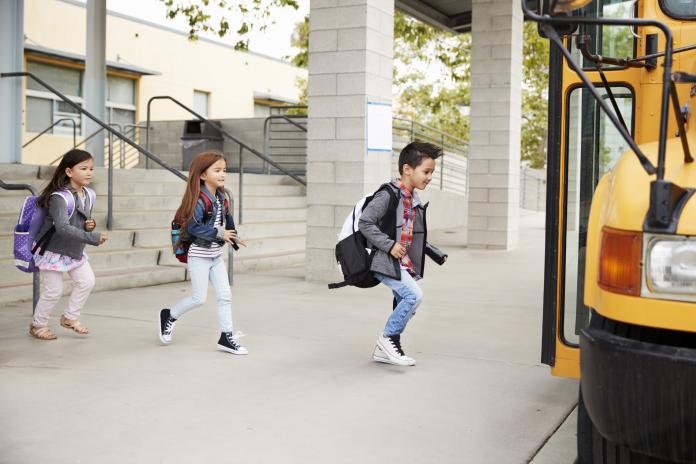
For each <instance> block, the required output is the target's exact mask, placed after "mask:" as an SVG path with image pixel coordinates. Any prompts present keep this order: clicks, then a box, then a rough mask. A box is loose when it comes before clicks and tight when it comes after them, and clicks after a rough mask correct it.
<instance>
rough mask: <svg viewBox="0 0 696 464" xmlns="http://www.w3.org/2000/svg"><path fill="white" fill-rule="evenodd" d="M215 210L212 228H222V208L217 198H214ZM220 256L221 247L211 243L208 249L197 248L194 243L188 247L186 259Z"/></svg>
mask: <svg viewBox="0 0 696 464" xmlns="http://www.w3.org/2000/svg"><path fill="white" fill-rule="evenodd" d="M215 209H216V210H217V213H216V215H215V222H214V223H213V226H215V227H219V226H222V210H223V207H222V205H221V204H220V200H219V199H218V198H215ZM221 255H222V245H220V244H219V243H217V242H211V243H210V248H206V247H203V246H198V245H196V244H195V243H192V244H191V246H190V247H189V251H188V257H189V258H210V259H212V258H217V257H218V256H221Z"/></svg>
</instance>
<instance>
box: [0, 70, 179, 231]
mask: <svg viewBox="0 0 696 464" xmlns="http://www.w3.org/2000/svg"><path fill="white" fill-rule="evenodd" d="M6 77H29V78H31V79H33V80H34V81H35V82H37V83H38V84H39V85H41V86H42V87H44V88H45V89H47V90H48V91H49V92H51V93H53V94H54V95H56V96H57V97H58V98H60V99H61V100H62V101H63V102H65V103H66V104H68V105H69V106H71V107H72V108H73V109H74V110H76V111H77V112H78V113H80V114H83V115H84V116H86V117H88V118H89V119H91V120H92V121H94V122H95V123H96V124H98V125H99V126H101V128H102V130H105V131H107V132H108V133H109V134H110V136H115V137H117V138H119V139H120V140H121V141H122V142H124V143H126V144H128V145H130V146H132V147H133V148H135V149H136V150H138V151H139V152H140V153H142V154H143V155H145V156H146V157H147V158H148V159H151V160H152V161H154V162H155V163H157V164H159V165H160V166H162V167H163V168H164V169H166V170H168V171H169V172H171V173H172V174H174V175H175V176H177V177H179V178H180V179H182V180H183V181H186V180H188V178H187V177H186V176H185V175H184V174H182V173H181V172H179V171H177V170H176V169H174V168H172V167H171V166H169V165H168V164H167V163H166V162H164V161H163V160H161V159H160V158H159V157H158V156H157V155H155V154H154V153H152V152H150V150H148V149H146V148H145V147H142V146H140V145H138V144H137V143H135V142H134V141H132V140H131V139H129V138H128V137H126V136H125V135H123V134H122V133H121V132H120V131H118V130H116V129H114V128H112V127H110V126H109V124H108V123H106V122H104V121H102V120H101V119H99V118H97V117H96V116H94V115H93V114H92V113H90V112H89V111H87V110H85V109H84V108H82V106H80V105H78V104H77V103H75V102H74V101H72V100H71V99H69V98H68V97H66V96H65V95H63V93H61V92H60V91H59V90H57V89H56V88H54V87H53V86H51V85H50V84H48V83H47V82H45V81H44V80H42V79H40V78H38V77H36V76H35V75H34V74H32V73H30V72H11V73H0V78H6ZM94 135H95V134H92V135H91V136H90V137H88V138H87V139H85V140H84V141H83V142H82V143H84V142H85V141H86V140H89V139H90V138H91V137H93V136H94ZM110 145H112V144H110ZM108 203H109V204H108V211H107V215H108V216H107V218H108V219H107V228H109V229H110V228H111V225H112V220H111V219H112V218H113V208H112V205H113V156H109V193H108Z"/></svg>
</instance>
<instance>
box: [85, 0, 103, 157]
mask: <svg viewBox="0 0 696 464" xmlns="http://www.w3.org/2000/svg"><path fill="white" fill-rule="evenodd" d="M86 39H87V58H86V62H85V89H84V92H85V100H84V101H85V109H86V110H87V111H89V112H90V113H92V114H93V115H94V116H96V117H97V118H99V119H101V120H102V121H106V0H87V37H86ZM83 121H84V123H85V124H84V128H85V129H84V133H83V134H82V135H83V136H85V137H88V136H90V135H92V134H93V133H94V132H95V131H97V130H99V129H100V128H101V126H99V125H98V124H96V123H94V122H93V121H92V120H91V119H89V118H86V117H85V118H84V119H83ZM107 122H108V121H107ZM104 139H105V133H104V131H101V132H99V134H98V135H97V136H95V137H93V138H92V139H90V140H89V141H88V142H87V151H88V152H90V153H91V154H92V156H93V157H94V164H95V165H96V166H104V161H105V160H104Z"/></svg>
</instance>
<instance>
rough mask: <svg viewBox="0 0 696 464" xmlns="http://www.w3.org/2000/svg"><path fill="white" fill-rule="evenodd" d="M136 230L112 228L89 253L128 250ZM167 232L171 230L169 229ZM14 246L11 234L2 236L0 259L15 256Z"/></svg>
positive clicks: (164, 244) (89, 247) (0, 238)
mask: <svg viewBox="0 0 696 464" xmlns="http://www.w3.org/2000/svg"><path fill="white" fill-rule="evenodd" d="M134 234H135V232H133V231H131V230H112V231H109V240H108V241H107V242H106V243H105V244H103V245H101V246H100V247H99V248H98V249H97V248H94V247H91V246H88V247H87V248H86V250H87V253H88V254H89V250H90V249H92V250H94V251H96V250H99V252H106V251H113V250H127V249H130V248H132V246H133V235H134ZM167 234H169V231H168V230H167ZM166 245H167V242H165V243H163V244H161V245H160V247H163V246H166ZM13 247H14V242H13V238H12V236H11V235H3V236H0V259H8V258H12V257H13V253H14V252H13Z"/></svg>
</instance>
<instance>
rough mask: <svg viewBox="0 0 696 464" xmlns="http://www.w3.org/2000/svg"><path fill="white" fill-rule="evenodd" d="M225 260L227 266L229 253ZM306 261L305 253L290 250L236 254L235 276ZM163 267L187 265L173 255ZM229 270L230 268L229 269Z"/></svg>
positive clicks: (162, 264)
mask: <svg viewBox="0 0 696 464" xmlns="http://www.w3.org/2000/svg"><path fill="white" fill-rule="evenodd" d="M223 259H224V261H225V265H227V252H225V253H224V255H223ZM304 261H305V251H304V249H301V250H288V251H285V252H282V253H265V254H261V255H255V256H245V255H243V254H235V255H234V262H233V272H234V274H244V273H251V272H259V271H267V270H271V269H285V268H288V267H295V266H302V265H304ZM160 266H161V267H167V266H170V267H178V268H182V269H183V268H185V267H186V265H185V264H182V263H180V262H179V261H177V259H176V258H174V256H173V255H171V256H168V257H164V256H163V259H162V262H161V263H160ZM228 269H229V268H228Z"/></svg>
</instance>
